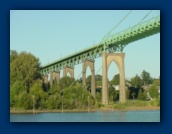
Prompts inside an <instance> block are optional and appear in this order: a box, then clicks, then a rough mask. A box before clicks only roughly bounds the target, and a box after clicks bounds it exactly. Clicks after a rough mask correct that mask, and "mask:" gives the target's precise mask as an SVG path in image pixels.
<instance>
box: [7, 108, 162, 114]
mask: <svg viewBox="0 0 172 134" xmlns="http://www.w3.org/2000/svg"><path fill="white" fill-rule="evenodd" d="M141 110H160V107H127V108H123V109H114V108H106V107H101V108H98V109H89V110H88V109H85V110H83V109H73V110H67V109H64V110H63V112H64V113H67V112H97V111H100V112H111V111H141ZM21 113H23V114H27V113H62V110H47V109H44V110H35V111H33V110H18V109H10V114H21Z"/></svg>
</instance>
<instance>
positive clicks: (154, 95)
mask: <svg viewBox="0 0 172 134" xmlns="http://www.w3.org/2000/svg"><path fill="white" fill-rule="evenodd" d="M148 91H149V95H150V97H151V98H154V99H155V98H158V97H159V93H158V88H157V87H156V86H154V85H152V86H151V87H150V88H149V89H148Z"/></svg>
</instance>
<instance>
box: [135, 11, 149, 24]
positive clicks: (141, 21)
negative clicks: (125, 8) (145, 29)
mask: <svg viewBox="0 0 172 134" xmlns="http://www.w3.org/2000/svg"><path fill="white" fill-rule="evenodd" d="M151 12H152V10H150V11H149V12H148V13H147V14H146V15H145V16H144V17H143V19H142V20H141V21H140V22H139V23H138V24H140V23H141V22H142V21H143V20H144V19H145V18H146V17H147V16H148V15H149V14H150V13H151Z"/></svg>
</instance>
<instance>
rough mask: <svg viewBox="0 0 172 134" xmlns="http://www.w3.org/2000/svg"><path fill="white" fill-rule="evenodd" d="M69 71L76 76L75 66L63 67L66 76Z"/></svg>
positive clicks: (72, 75)
mask: <svg viewBox="0 0 172 134" xmlns="http://www.w3.org/2000/svg"><path fill="white" fill-rule="evenodd" d="M68 72H69V74H70V76H71V77H72V78H74V68H73V67H64V68H63V77H65V76H66V75H67V73H68Z"/></svg>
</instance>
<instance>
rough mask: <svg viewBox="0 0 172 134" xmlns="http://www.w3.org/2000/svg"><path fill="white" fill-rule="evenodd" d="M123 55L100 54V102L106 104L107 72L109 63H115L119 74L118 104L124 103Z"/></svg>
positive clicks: (107, 99)
mask: <svg viewBox="0 0 172 134" xmlns="http://www.w3.org/2000/svg"><path fill="white" fill-rule="evenodd" d="M124 57H125V54H124V53H106V52H103V53H102V60H103V62H102V64H103V65H102V75H103V76H102V102H103V104H107V103H108V101H109V98H108V90H107V89H108V84H107V83H108V82H107V71H108V68H109V66H110V64H111V62H113V61H114V62H115V63H116V65H117V67H118V69H119V74H120V97H119V98H120V102H125V101H126V91H125V71H124Z"/></svg>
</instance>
